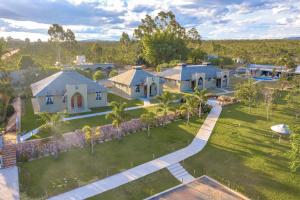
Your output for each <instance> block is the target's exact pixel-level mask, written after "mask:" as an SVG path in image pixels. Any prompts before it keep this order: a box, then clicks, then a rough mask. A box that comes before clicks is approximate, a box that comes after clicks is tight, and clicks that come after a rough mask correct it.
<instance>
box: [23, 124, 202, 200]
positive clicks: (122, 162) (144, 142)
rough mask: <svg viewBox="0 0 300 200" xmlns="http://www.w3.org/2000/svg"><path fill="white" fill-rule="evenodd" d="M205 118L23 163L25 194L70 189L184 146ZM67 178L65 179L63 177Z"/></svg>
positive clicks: (34, 194) (31, 194)
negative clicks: (91, 148) (92, 147)
mask: <svg viewBox="0 0 300 200" xmlns="http://www.w3.org/2000/svg"><path fill="white" fill-rule="evenodd" d="M201 123H202V120H200V119H197V120H195V119H193V120H192V123H191V124H190V125H189V126H187V125H186V123H185V122H184V121H182V120H180V121H177V122H174V123H171V124H169V125H167V126H166V127H158V128H154V129H152V131H151V135H152V136H151V137H150V138H148V137H147V136H146V133H145V132H144V133H142V134H141V133H137V134H132V135H128V136H126V137H124V139H123V140H122V141H121V142H119V141H111V142H106V143H103V144H100V145H96V146H95V154H94V156H91V154H90V148H88V147H87V148H84V149H75V150H72V151H70V152H67V153H62V154H61V155H60V157H59V158H58V159H57V160H54V159H53V158H52V157H47V158H43V159H39V160H35V161H31V162H28V163H24V164H20V165H19V167H20V189H21V193H22V197H23V198H25V197H28V198H40V197H41V196H42V195H45V193H46V192H47V194H48V195H53V194H57V193H60V192H63V191H67V190H70V189H71V188H74V187H77V186H78V185H84V184H87V183H89V182H91V181H94V180H97V179H101V178H104V177H105V176H106V173H107V169H108V171H109V175H112V174H115V173H117V172H120V171H121V170H124V169H128V168H131V167H132V166H136V165H138V164H141V163H144V162H146V161H149V160H152V159H153V154H155V157H159V156H161V155H165V154H167V153H170V152H172V151H174V150H175V149H178V148H182V147H185V146H186V145H187V144H188V142H191V140H192V139H193V137H194V135H195V134H196V133H197V130H198V128H199V126H200V125H201ZM65 178H66V180H67V181H68V182H67V183H64V179H65Z"/></svg>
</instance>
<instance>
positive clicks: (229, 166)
mask: <svg viewBox="0 0 300 200" xmlns="http://www.w3.org/2000/svg"><path fill="white" fill-rule="evenodd" d="M299 106H300V100H299ZM280 123H286V124H288V125H290V126H292V125H294V124H300V119H298V120H296V119H295V115H294V114H293V113H292V111H291V110H290V109H289V108H287V106H286V102H285V101H284V100H282V102H281V105H279V106H278V107H277V109H276V110H275V111H274V112H273V113H272V115H271V118H270V120H269V121H267V120H266V109H265V106H264V105H260V106H259V107H258V108H255V109H254V110H253V112H251V113H249V111H248V107H245V106H242V105H240V104H238V105H232V106H228V107H224V108H223V111H222V114H221V117H220V119H219V121H218V122H217V125H216V128H215V129H214V132H213V135H212V137H211V139H210V141H209V143H208V145H207V146H206V147H205V149H204V151H202V152H201V153H199V154H197V155H195V156H193V157H191V158H189V159H187V160H185V161H184V163H183V165H184V167H185V168H186V169H188V171H189V172H190V173H193V172H194V170H195V172H196V175H197V177H198V176H201V175H203V174H207V175H209V176H211V177H213V178H215V179H217V180H219V181H220V182H222V183H224V184H226V185H228V186H229V187H231V188H233V189H235V190H238V191H240V192H241V193H243V194H245V195H246V196H248V197H250V198H251V199H278V200H279V199H290V200H292V199H294V200H297V199H299V197H300V171H298V172H297V173H296V174H294V175H292V174H291V173H290V172H289V169H288V160H287V159H286V157H285V153H286V152H287V150H288V149H289V146H288V139H287V138H286V139H282V140H281V143H279V140H278V136H277V135H276V134H274V136H273V133H272V132H271V130H270V126H272V125H275V124H280Z"/></svg>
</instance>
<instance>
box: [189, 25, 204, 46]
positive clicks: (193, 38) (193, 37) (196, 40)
mask: <svg viewBox="0 0 300 200" xmlns="http://www.w3.org/2000/svg"><path fill="white" fill-rule="evenodd" d="M187 39H188V41H189V42H191V43H192V44H194V45H195V46H196V47H199V46H200V45H201V36H200V34H199V32H198V31H197V29H196V28H191V29H190V30H188V32H187Z"/></svg>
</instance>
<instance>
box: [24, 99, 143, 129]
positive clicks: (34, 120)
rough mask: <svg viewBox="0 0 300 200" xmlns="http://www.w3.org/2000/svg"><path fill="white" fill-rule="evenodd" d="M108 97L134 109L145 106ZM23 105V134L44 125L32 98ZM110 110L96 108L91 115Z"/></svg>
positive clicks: (136, 101) (108, 107)
mask: <svg viewBox="0 0 300 200" xmlns="http://www.w3.org/2000/svg"><path fill="white" fill-rule="evenodd" d="M107 97H108V102H111V101H121V102H126V103H127V107H134V106H140V105H143V102H142V101H140V100H128V99H124V98H122V97H119V96H117V95H115V94H111V93H108V96H107ZM22 104H23V105H22V106H23V110H22V120H21V123H22V124H21V128H22V132H28V131H31V130H33V129H35V128H38V127H39V126H41V125H42V123H41V121H39V118H38V115H35V114H34V113H33V108H32V103H31V99H30V98H28V99H23V101H22ZM108 110H111V107H110V106H106V107H101V108H94V109H92V111H91V112H89V113H96V112H104V111H108ZM89 113H80V114H89ZM80 114H74V115H72V116H75V115H80ZM67 116H70V115H67ZM69 131H70V130H69Z"/></svg>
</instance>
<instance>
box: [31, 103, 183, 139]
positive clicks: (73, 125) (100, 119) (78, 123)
mask: <svg viewBox="0 0 300 200" xmlns="http://www.w3.org/2000/svg"><path fill="white" fill-rule="evenodd" d="M172 105H173V107H174V108H175V107H178V106H179V104H177V103H173V104H172ZM156 109H157V107H155V106H153V107H147V108H139V109H136V110H129V111H126V113H127V115H128V116H127V119H126V120H130V119H134V118H139V117H140V116H141V115H142V114H143V113H145V112H146V111H150V112H155V111H156ZM105 124H111V120H109V119H106V118H105V115H101V116H96V117H89V118H83V119H75V120H71V121H66V122H62V123H60V124H59V125H58V126H59V127H58V129H59V130H60V132H61V133H67V132H71V131H74V130H76V129H81V128H82V127H84V126H85V125H89V126H91V127H95V126H101V125H105ZM51 135H52V133H51V132H50V131H49V130H41V131H40V132H39V133H38V134H37V135H34V136H33V137H31V139H38V138H45V137H49V136H51Z"/></svg>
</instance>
